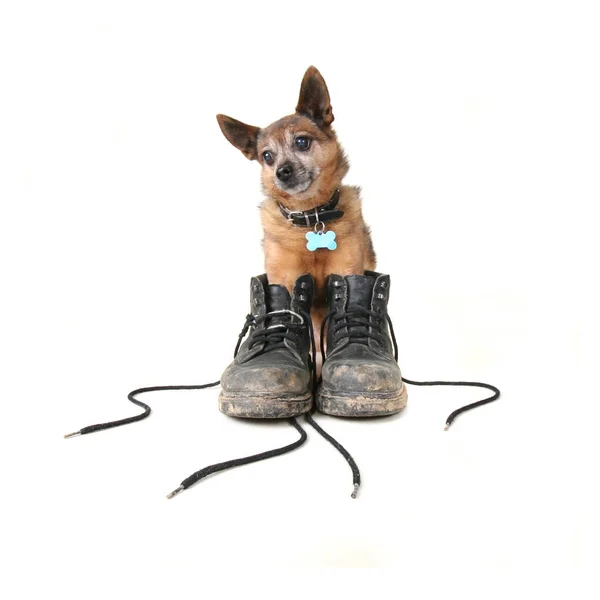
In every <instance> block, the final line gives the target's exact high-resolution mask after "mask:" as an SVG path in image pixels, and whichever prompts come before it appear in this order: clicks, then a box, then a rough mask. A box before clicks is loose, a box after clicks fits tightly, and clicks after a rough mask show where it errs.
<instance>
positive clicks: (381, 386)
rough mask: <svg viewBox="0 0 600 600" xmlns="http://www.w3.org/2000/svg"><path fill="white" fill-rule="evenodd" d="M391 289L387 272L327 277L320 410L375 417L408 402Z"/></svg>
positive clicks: (319, 395) (340, 414)
mask: <svg viewBox="0 0 600 600" xmlns="http://www.w3.org/2000/svg"><path fill="white" fill-rule="evenodd" d="M389 293H390V277H389V275H381V274H380V273H375V272H373V271H365V274H364V275H348V276H346V277H342V276H340V275H330V276H329V280H328V281H327V304H328V306H329V313H328V315H327V317H326V320H325V322H326V323H328V325H327V356H326V357H325V356H324V357H323V361H324V362H323V369H322V377H323V381H322V383H321V385H320V387H319V391H318V394H317V408H318V409H319V410H320V411H321V412H324V413H327V414H330V415H339V416H343V417H374V416H379V415H392V414H394V413H397V412H400V411H401V410H402V409H403V408H404V407H405V406H406V401H407V392H406V386H405V385H404V383H403V382H402V375H401V374H400V368H399V367H398V363H397V362H396V359H397V356H395V354H396V349H395V342H394V343H392V337H390V332H391V331H390V329H389V327H388V319H389V317H388V313H387V303H388V297H389ZM392 335H393V334H392Z"/></svg>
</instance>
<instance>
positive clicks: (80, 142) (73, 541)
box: [0, 0, 600, 598]
mask: <svg viewBox="0 0 600 600" xmlns="http://www.w3.org/2000/svg"><path fill="white" fill-rule="evenodd" d="M598 26H599V20H598V13H597V10H596V7H595V6H594V3H593V2H577V1H575V2H566V1H564V2H541V1H539V2H536V1H534V0H529V1H523V0H521V1H518V2H517V1H514V2H513V1H505V2H475V1H473V2H469V1H465V0H460V1H458V2H452V3H450V2H432V1H423V2H418V3H417V2H399V3H386V2H377V1H371V2H369V3H354V2H344V3H342V2H340V3H338V2H335V3H334V2H331V3H326V2H312V1H305V2H301V3H300V2H297V3H289V4H287V3H250V2H243V3H234V2H227V3H201V2H136V1H133V0H131V1H120V2H112V1H111V2H109V1H104V2H85V3H84V2H64V1H63V2H54V3H47V2H25V1H23V2H3V3H2V4H1V5H0V202H1V213H0V214H1V217H0V218H1V221H0V223H1V238H0V250H1V252H2V259H1V261H0V268H1V269H2V279H1V281H2V294H1V296H0V302H1V303H2V307H1V308H2V309H1V313H0V319H1V340H0V353H1V356H0V359H1V362H0V365H1V366H0V372H1V382H2V391H3V394H2V396H3V414H4V418H3V419H2V423H1V425H0V427H1V438H0V444H1V445H2V447H3V450H2V455H3V458H4V460H3V463H4V464H3V475H4V476H3V478H2V479H3V481H2V485H3V487H4V486H6V488H7V489H6V491H4V492H3V493H2V498H3V500H2V503H3V507H4V508H3V509H2V517H1V519H2V522H3V525H2V531H3V533H2V537H3V539H4V543H3V546H4V551H5V553H6V556H5V558H4V559H3V564H4V566H5V567H7V570H8V572H9V573H10V574H12V575H13V576H14V579H13V578H11V577H8V578H3V582H2V584H1V585H2V586H3V587H4V586H6V588H7V589H8V588H12V589H10V590H9V592H10V593H9V594H8V595H7V594H3V596H4V597H7V598H8V597H10V598H16V597H21V595H22V597H28V598H30V597H34V595H35V594H42V593H43V594H44V595H45V596H46V597H54V595H55V594H58V593H59V592H60V593H61V595H62V596H63V597H64V596H65V595H66V596H69V594H72V595H73V597H76V596H78V595H80V594H81V593H82V586H85V588H86V590H87V592H86V593H88V594H92V595H93V594H94V593H98V594H100V592H101V591H102V592H103V593H104V592H107V590H109V589H111V588H112V591H110V593H111V595H112V597H125V596H128V597H129V596H131V595H135V596H138V595H141V593H142V589H143V590H144V592H143V593H144V594H145V595H150V596H151V597H153V596H154V595H157V596H158V595H159V594H160V595H164V594H166V593H169V592H170V591H175V590H177V591H179V592H184V591H185V592H186V593H193V594H196V593H197V594H200V593H206V587H205V585H206V584H205V583H204V582H205V579H204V578H205V577H206V576H207V575H206V574H207V572H212V571H214V570H215V569H216V568H217V567H218V566H225V567H226V568H227V569H228V577H226V578H224V579H222V580H221V585H223V586H228V585H232V584H236V583H237V585H239V586H243V587H242V591H243V593H244V594H245V595H248V594H251V593H252V592H253V591H256V590H257V589H260V592H261V595H264V594H265V593H267V592H266V590H265V589H264V587H263V585H262V583H260V582H255V583H256V585H257V586H259V587H255V586H254V585H250V584H246V583H245V580H244V581H241V580H238V578H237V576H236V574H237V573H238V571H239V570H240V569H242V568H243V567H250V568H252V569H258V568H260V567H265V566H266V567H275V568H279V567H286V566H290V567H302V568H304V567H313V566H325V567H337V566H344V567H392V568H395V569H397V570H398V573H399V574H401V575H402V578H400V579H398V578H395V579H394V583H393V585H394V588H393V590H392V591H393V593H394V594H395V593H398V594H402V595H403V596H406V595H407V594H408V597H411V598H414V597H417V596H418V595H419V594H423V595H424V597H427V594H429V593H433V589H432V588H433V587H436V588H439V589H440V590H441V589H445V591H444V592H443V593H444V594H445V595H446V596H450V597H454V594H456V595H457V596H458V594H459V591H460V594H461V595H465V594H466V593H467V592H468V589H469V588H468V587H467V586H471V591H473V592H474V593H477V595H478V596H480V595H484V596H485V597H493V596H494V594H498V595H500V594H501V593H502V594H503V595H505V594H506V593H508V592H507V590H508V589H509V588H510V589H512V587H513V586H517V585H518V586H519V587H515V589H516V590H518V591H516V592H515V591H514V590H513V591H512V592H510V593H511V595H512V596H513V597H531V594H533V593H538V592H539V589H540V588H539V587H536V588H527V587H526V586H525V585H524V584H520V583H517V581H516V578H517V577H519V578H520V577H521V575H522V574H523V573H524V572H527V573H529V574H530V575H531V574H534V573H537V572H540V573H542V572H543V573H544V576H543V578H541V579H538V580H537V582H536V584H535V585H536V586H542V585H546V586H548V587H549V588H550V587H551V589H553V590H554V591H555V592H556V593H557V594H558V593H562V592H564V594H565V595H568V596H569V597H578V598H581V597H584V595H585V594H587V593H590V594H591V593H592V592H593V590H592V588H591V587H589V586H586V585H585V584H584V583H582V582H583V581H584V580H583V579H582V578H581V577H580V576H581V574H582V573H583V572H585V571H586V570H588V569H592V568H593V567H594V566H595V565H596V563H597V560H598V558H600V556H599V552H598V542H597V540H598V535H599V534H600V522H599V519H598V516H597V512H596V509H597V502H598V495H597V492H596V491H595V483H596V479H597V472H598V469H597V456H598V443H597V423H598V417H599V416H600V415H599V410H598V391H597V387H592V385H591V375H592V374H593V373H595V372H596V371H597V353H596V348H597V343H596V339H597V336H598V333H599V331H598V330H599V327H598V325H599V320H598V317H597V302H598V296H597V292H596V289H595V287H596V280H597V256H598V248H597V244H596V240H595V238H596V236H597V234H596V226H597V217H596V216H595V215H596V212H595V205H596V203H597V202H598V200H599V185H598V165H599V159H600V150H599V148H600V146H599V144H598V140H599V139H600V117H599V115H600V111H599V110H598V107H599V106H600V88H599V83H598V57H599V56H600V42H599V40H598ZM311 64H314V65H316V66H317V67H318V68H319V69H320V71H321V72H322V74H323V75H324V77H325V79H326V81H327V84H328V86H329V91H330V94H331V98H332V104H333V109H334V114H335V117H336V119H335V123H334V126H335V128H336V131H337V132H338V135H339V138H340V140H341V142H342V144H343V146H344V148H345V149H346V151H347V153H348V155H349V158H350V161H351V165H352V166H351V170H350V173H349V175H348V177H347V179H346V182H347V183H351V184H357V185H360V186H361V187H362V189H363V203H364V215H365V218H366V220H367V222H368V223H369V224H370V226H371V228H372V232H373V239H374V243H375V248H376V251H377V254H378V259H379V262H378V264H379V269H380V270H381V271H382V272H386V273H389V274H390V275H391V277H392V299H391V303H390V313H391V315H392V318H393V320H394V324H395V327H396V330H397V335H398V341H399V344H400V364H401V367H402V369H403V372H404V374H405V376H407V377H409V378H413V379H477V380H483V381H490V382H491V383H494V384H496V385H497V386H499V387H500V388H501V390H502V393H503V395H502V399H501V400H500V401H499V402H498V403H495V404H493V405H490V406H488V407H484V408H481V409H478V410H476V411H474V412H472V413H468V414H465V415H463V416H461V417H459V418H458V419H457V421H456V422H455V424H454V425H453V427H452V428H451V429H450V430H449V431H448V432H446V433H445V432H444V431H443V424H444V420H445V417H446V416H447V414H448V413H449V412H450V411H451V410H452V409H454V408H456V407H457V406H459V405H462V404H464V403H466V402H469V401H472V400H475V399H477V398H480V397H482V393H485V392H481V391H477V390H469V389H466V390H451V389H410V390H409V405H408V408H407V409H406V411H405V412H404V413H403V414H402V415H400V416H397V417H394V418H389V419H384V420H377V421H347V420H340V419H335V418H330V417H324V416H323V417H321V418H320V419H319V421H320V422H321V424H322V425H323V426H324V427H325V428H326V429H328V431H330V433H332V434H333V435H335V436H336V437H338V439H339V440H340V441H341V442H342V443H343V444H344V445H345V446H346V447H347V448H348V449H349V450H350V451H351V452H352V454H353V455H354V457H355V459H356V460H357V462H358V465H359V467H360V468H361V471H362V474H363V482H364V485H363V488H362V489H361V492H360V496H359V499H357V500H356V501H352V500H351V499H350V491H351V474H350V470H349V469H348V466H347V465H346V464H344V461H343V459H342V458H341V457H340V456H339V455H338V454H337V453H336V452H335V451H334V450H333V449H332V448H330V447H329V446H328V444H327V443H326V442H325V441H324V440H322V439H321V438H319V437H318V436H317V435H316V434H315V433H314V432H313V431H312V430H309V432H308V433H309V443H308V444H307V445H306V446H305V447H303V448H302V449H300V450H298V451H296V452H294V453H293V454H290V455H287V456H285V457H281V458H277V459H273V460H270V461H266V462H263V463H260V464H256V465H252V466H248V467H243V468H240V469H236V470H234V471H229V472H226V473H222V474H218V475H215V476H213V477H210V478H209V479H206V480H204V481H203V482H201V483H200V484H198V485H196V486H195V487H193V488H191V489H190V490H188V491H186V492H185V493H184V494H182V495H181V496H179V497H177V498H175V499H173V500H171V501H167V500H165V494H166V493H167V492H169V491H170V490H172V489H173V488H175V487H177V485H178V484H179V482H180V481H181V480H182V479H183V478H184V477H186V476H187V475H189V474H190V473H191V472H193V471H195V470H197V469H199V468H200V467H203V466H206V465H208V464H211V463H214V462H218V461H221V460H226V459H229V458H234V457H237V456H241V455H247V454H251V453H254V452H258V451H261V450H264V449H268V448H272V447H276V446H277V445H283V444H286V443H289V442H290V441H292V440H293V439H294V438H295V436H296V433H295V432H294V431H293V430H292V429H291V428H290V427H289V426H288V425H287V424H285V423H279V424H257V423H247V422H243V421H236V420H233V419H231V418H228V417H225V416H223V415H221V414H220V413H219V412H218V410H217V405H216V397H217V394H218V391H217V390H216V389H212V390H206V391H202V392H179V393H175V392H173V393H164V394H162V395H158V394H155V395H152V397H149V396H148V397H147V399H148V401H149V403H150V404H151V406H152V407H153V409H154V412H153V414H152V416H151V417H150V419H148V420H146V421H144V422H142V423H139V424H135V425H131V426H128V427H124V428H120V429H115V430H111V431H107V432H103V433H98V434H95V435H90V436H85V437H80V438H75V439H72V440H68V441H65V440H63V439H62V434H63V433H66V432H68V431H73V430H77V429H79V428H80V427H82V426H84V425H87V424H91V423H95V422H99V421H105V420H111V419H114V418H119V417H122V416H127V415H129V414H133V413H135V411H136V410H137V409H135V407H132V406H130V405H129V404H128V403H127V401H126V400H125V396H126V393H127V392H128V391H129V390H131V389H133V388H136V387H140V386H146V385H161V384H162V385H164V384H186V383H190V384H191V383H202V382H208V381H213V380H216V379H218V377H219V376H220V374H221V372H222V370H223V369H224V368H225V366H226V365H227V363H228V362H229V360H230V359H231V355H232V352H233V348H234V345H235V342H236V337H237V334H238V332H239V330H240V329H241V326H242V325H243V321H244V316H245V314H246V312H247V304H248V294H247V290H248V281H249V278H250V276H252V275H254V274H258V273H261V272H263V265H262V254H261V246H260V238H261V229H260V222H259V217H258V210H257V205H258V203H259V202H260V200H261V192H260V187H259V167H258V165H257V164H256V163H250V162H249V161H247V160H246V159H245V158H244V157H243V156H242V155H241V154H240V153H239V152H237V151H236V150H235V149H234V148H232V147H231V146H230V145H229V143H228V142H227V141H226V140H225V139H224V138H223V136H222V134H221V133H220V131H219V128H218V126H217V123H216V120H215V114H216V113H218V112H222V113H225V114H228V115H231V116H233V117H235V118H237V119H240V120H242V121H245V122H248V123H251V124H254V125H260V126H264V125H267V124H268V123H270V122H271V121H273V120H275V119H277V118H279V117H281V116H283V115H285V114H289V113H290V112H292V111H293V108H294V107H295V103H296V100H297V94H298V90H299V86H300V81H301V78H302V75H303V73H304V70H305V69H306V68H307V67H308V66H309V65H311ZM586 376H589V380H588V379H586ZM588 383H589V385H587V384H588ZM447 571H450V572H451V573H452V574H450V575H448V574H447ZM142 573H146V575H144V577H147V579H146V580H145V582H143V583H140V582H139V579H140V578H141V577H142V575H141V574H142ZM415 573H419V574H420V575H419V576H418V577H417V576H416V575H415ZM34 574H37V575H35V576H34ZM489 577H491V579H489ZM571 578H573V581H575V580H576V581H577V582H578V584H577V585H580V586H581V589H579V590H578V593H577V594H575V593H574V588H573V587H572V586H573V585H574V583H573V582H572V581H571ZM344 579H345V580H346V584H349V583H352V586H353V587H352V590H353V592H354V593H358V590H360V589H361V588H360V585H361V582H362V581H363V580H362V578H361V577H358V578H355V576H354V575H352V576H351V577H344ZM90 581H93V582H94V585H93V586H90ZM380 581H381V580H380ZM473 582H480V583H481V585H485V586H486V587H485V588H480V587H478V585H479V584H475V583H473ZM485 582H487V583H485ZM561 582H562V583H561ZM281 585H282V586H283V587H281V589H280V591H277V592H275V595H274V597H281V596H282V595H284V596H286V597H290V596H293V595H294V594H300V593H301V592H302V590H301V587H300V586H298V587H297V588H296V587H294V589H292V590H291V591H290V590H289V589H288V586H289V585H290V584H289V583H287V582H286V581H285V579H284V580H282V582H281ZM561 585H563V586H564V588H562V587H560V586H561ZM13 586H14V587H13ZM139 586H142V587H139ZM503 586H505V587H503ZM302 587H304V586H302ZM105 588H106V589H105ZM146 588H147V589H146ZM320 589H323V588H320ZM534 589H535V590H536V591H535V592H534V591H533V590H534ZM561 590H562V592H561ZM223 593H224V592H223ZM305 593H311V594H314V593H316V592H314V590H313V591H311V588H310V584H309V583H308V582H307V583H306V589H305ZM344 593H351V591H346V592H344ZM369 593H371V594H374V590H373V588H370V592H369ZM440 593H441V592H440ZM341 594H342V592H341V588H334V589H332V590H330V595H332V596H335V597H337V596H339V595H341ZM381 594H383V592H381ZM381 594H379V595H381ZM519 594H523V595H522V596H520V595H519ZM216 595H217V597H218V594H216ZM565 595H563V596H562V597H565Z"/></svg>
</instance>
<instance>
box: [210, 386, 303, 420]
mask: <svg viewBox="0 0 600 600" xmlns="http://www.w3.org/2000/svg"><path fill="white" fill-rule="evenodd" d="M311 406H312V394H311V393H310V392H307V393H306V394H304V395H289V396H287V395H283V396H282V395H281V394H260V395H254V396H252V395H250V394H249V393H248V392H239V393H232V392H224V391H222V390H221V393H220V394H219V410H220V411H221V412H222V413H223V414H225V415H228V416H230V417H241V418H246V419H284V418H286V417H296V416H298V415H302V414H304V413H306V412H308V411H309V410H310V409H311Z"/></svg>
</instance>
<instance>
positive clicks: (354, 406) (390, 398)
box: [316, 384, 408, 417]
mask: <svg viewBox="0 0 600 600" xmlns="http://www.w3.org/2000/svg"><path fill="white" fill-rule="evenodd" d="M407 401H408V391H407V389H406V386H405V385H404V384H402V389H401V390H400V391H399V392H392V393H377V392H371V393H369V394H368V395H363V394H355V393H354V394H353V393H347V394H344V393H340V392H337V393H333V392H330V391H328V390H323V388H322V387H320V388H319V391H318V392H317V399H316V405H317V410H319V411H320V412H322V413H325V414H327V415H334V416H336V417H381V416H384V415H395V414H396V413H399V412H400V411H401V410H403V409H404V407H405V406H406V402H407Z"/></svg>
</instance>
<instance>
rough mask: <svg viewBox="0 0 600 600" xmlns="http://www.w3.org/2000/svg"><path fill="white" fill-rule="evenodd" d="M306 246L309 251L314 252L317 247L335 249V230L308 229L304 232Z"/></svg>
mask: <svg viewBox="0 0 600 600" xmlns="http://www.w3.org/2000/svg"><path fill="white" fill-rule="evenodd" d="M305 237H306V247H307V248H308V250H310V251H311V252H314V251H315V250H316V249H317V248H327V250H335V249H336V248H337V242H336V241H335V231H331V230H330V231H326V232H324V233H323V232H322V231H318V232H317V233H315V232H314V231H309V232H308V233H307V234H306V236H305Z"/></svg>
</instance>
